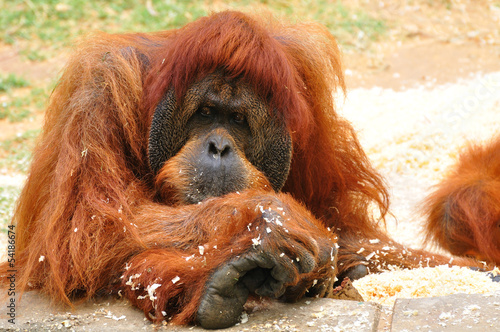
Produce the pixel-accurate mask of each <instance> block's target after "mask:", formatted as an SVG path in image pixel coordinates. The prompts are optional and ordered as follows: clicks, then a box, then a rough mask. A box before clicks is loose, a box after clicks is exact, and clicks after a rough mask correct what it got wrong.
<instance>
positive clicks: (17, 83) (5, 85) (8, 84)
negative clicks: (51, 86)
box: [0, 74, 30, 92]
mask: <svg viewBox="0 0 500 332" xmlns="http://www.w3.org/2000/svg"><path fill="white" fill-rule="evenodd" d="M29 85H30V83H29V82H28V81H27V80H26V79H25V78H23V77H20V76H18V75H15V74H8V75H0V92H7V91H10V90H12V89H15V88H24V87H27V86H29Z"/></svg>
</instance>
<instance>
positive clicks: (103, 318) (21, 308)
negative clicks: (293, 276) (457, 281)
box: [0, 292, 380, 332]
mask: <svg viewBox="0 0 500 332" xmlns="http://www.w3.org/2000/svg"><path fill="white" fill-rule="evenodd" d="M17 301H18V299H17ZM2 303H3V305H1V307H0V331H123V332H129V331H130V332H132V331H158V330H160V331H163V330H164V331H179V332H188V331H203V329H201V328H199V327H178V326H171V325H167V326H163V325H162V326H154V325H153V324H151V323H150V322H149V321H147V320H146V319H145V318H144V315H143V313H142V312H140V311H139V310H137V309H136V308H133V307H132V306H131V305H130V304H129V303H128V302H127V301H125V300H116V299H111V298H110V299H100V300H96V301H89V302H86V303H83V304H80V305H78V306H77V307H76V308H75V310H73V311H71V310H70V309H68V308H62V307H60V306H54V305H51V303H50V301H49V300H48V299H47V298H45V297H44V296H43V295H41V294H39V293H37V292H28V293H26V294H24V295H23V297H22V299H21V301H20V302H16V309H15V314H16V319H15V323H16V324H11V323H9V321H8V319H9V318H10V317H9V316H8V315H7V313H8V310H9V309H8V308H7V304H8V303H9V302H5V300H3V301H2ZM379 317H380V305H378V304H375V303H367V302H357V301H347V300H332V299H305V300H302V301H300V302H298V303H294V304H285V303H279V302H271V301H269V302H267V303H264V304H260V305H257V306H253V312H251V313H248V315H247V316H246V317H244V318H243V321H242V322H241V323H239V324H238V325H236V326H234V327H231V328H228V329H224V331H227V332H235V331H290V332H292V331H297V332H298V331H300V332H302V331H305V332H307V331H325V332H329V331H356V332H365V331H367V332H368V331H370V332H371V331H376V330H377V325H378V321H379Z"/></svg>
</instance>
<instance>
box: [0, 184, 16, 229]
mask: <svg viewBox="0 0 500 332" xmlns="http://www.w3.org/2000/svg"><path fill="white" fill-rule="evenodd" d="M20 191H21V188H20V187H15V186H5V187H0V232H2V233H7V226H8V225H9V224H10V221H11V219H12V215H13V212H14V206H15V203H16V200H17V198H18V197H19V193H20Z"/></svg>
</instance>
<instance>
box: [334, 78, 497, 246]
mask: <svg viewBox="0 0 500 332" xmlns="http://www.w3.org/2000/svg"><path fill="white" fill-rule="evenodd" d="M339 112H340V113H341V114H342V115H343V116H344V117H345V118H347V119H348V120H350V121H351V122H352V124H353V126H354V128H355V129H356V131H357V132H358V135H359V138H360V141H361V144H362V145H363V147H364V149H365V151H366V152H367V154H368V156H369V158H370V159H371V160H372V162H373V164H374V166H375V167H376V168H377V169H378V170H379V171H380V172H381V173H382V175H383V176H384V177H385V179H386V181H387V184H388V186H389V188H390V193H391V198H392V201H391V211H392V213H393V215H394V217H395V218H393V217H389V218H388V220H387V229H388V232H389V233H390V234H391V235H392V236H393V237H394V238H395V239H396V240H398V241H399V242H402V243H404V244H407V245H409V246H411V247H421V246H422V241H421V240H422V236H421V234H420V233H421V232H420V231H421V229H422V225H421V223H422V222H423V216H422V215H421V214H420V213H419V204H421V202H422V200H423V199H424V198H425V196H426V195H427V194H428V193H429V192H430V190H431V189H432V186H433V185H435V184H437V183H438V182H439V180H440V179H441V178H442V177H443V176H444V175H445V174H446V172H447V171H448V170H449V168H450V167H451V166H452V165H453V164H454V163H455V161H456V158H457V156H458V152H459V151H460V149H461V148H463V147H464V146H466V145H467V144H468V142H484V141H487V140H489V139H490V138H492V137H494V136H495V135H496V134H497V133H499V132H500V130H499V128H500V72H495V73H488V74H476V75H474V76H471V77H469V78H467V79H462V80H459V81H458V82H456V83H453V84H445V85H439V86H433V87H429V86H422V87H417V88H411V89H407V90H404V91H394V90H391V89H381V88H372V89H354V90H352V91H350V92H349V93H348V95H347V98H346V99H345V101H344V102H343V105H340V107H339ZM396 219H397V223H396Z"/></svg>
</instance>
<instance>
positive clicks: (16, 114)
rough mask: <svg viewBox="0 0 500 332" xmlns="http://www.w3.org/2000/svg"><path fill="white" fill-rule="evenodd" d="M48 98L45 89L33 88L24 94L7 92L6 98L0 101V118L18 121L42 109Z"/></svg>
mask: <svg viewBox="0 0 500 332" xmlns="http://www.w3.org/2000/svg"><path fill="white" fill-rule="evenodd" d="M47 99H48V92H47V89H44V88H33V89H31V90H29V93H28V94H27V95H24V96H13V95H12V94H9V95H8V96H7V100H6V101H3V102H0V120H2V119H8V120H9V121H10V122H19V121H22V120H25V119H27V118H29V117H30V116H32V115H33V114H34V113H35V112H37V111H41V110H43V108H44V107H45V103H46V102H47Z"/></svg>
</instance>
